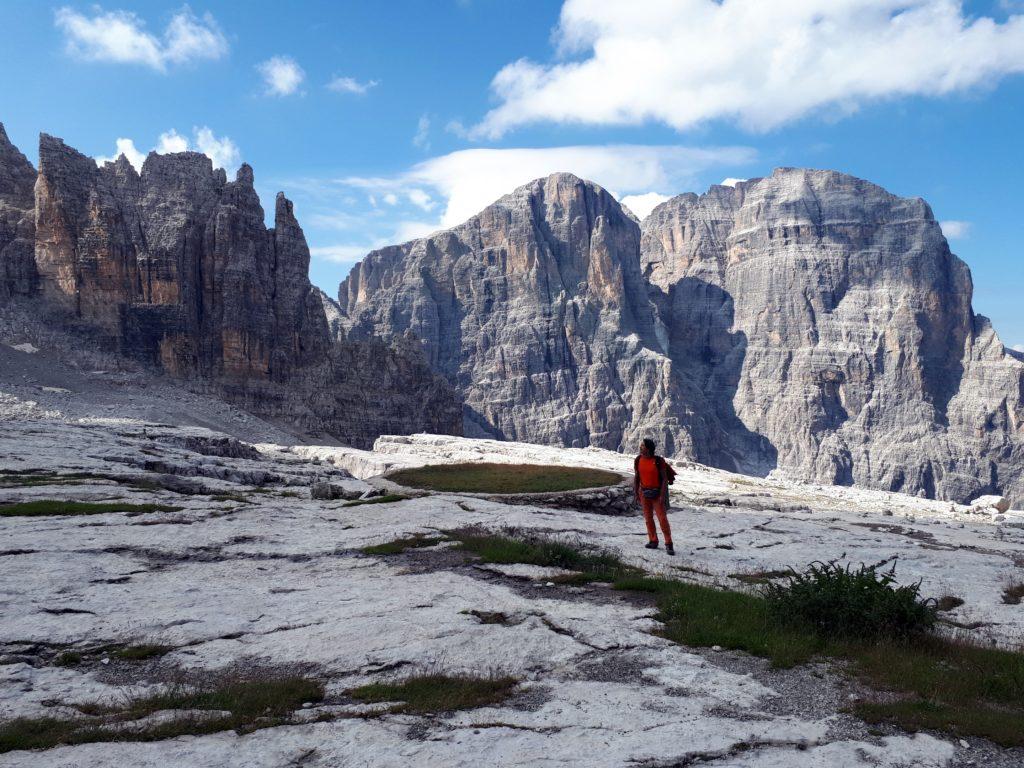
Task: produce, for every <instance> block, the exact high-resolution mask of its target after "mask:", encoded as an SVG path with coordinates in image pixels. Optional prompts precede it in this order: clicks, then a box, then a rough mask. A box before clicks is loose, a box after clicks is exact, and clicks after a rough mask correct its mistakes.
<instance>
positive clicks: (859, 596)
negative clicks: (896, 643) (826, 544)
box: [762, 562, 936, 639]
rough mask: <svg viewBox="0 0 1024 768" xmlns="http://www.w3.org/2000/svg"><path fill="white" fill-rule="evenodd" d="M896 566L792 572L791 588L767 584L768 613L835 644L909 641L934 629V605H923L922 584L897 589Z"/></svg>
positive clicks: (823, 566)
mask: <svg viewBox="0 0 1024 768" xmlns="http://www.w3.org/2000/svg"><path fill="white" fill-rule="evenodd" d="M895 574H896V566H895V565H893V567H892V569H890V570H889V571H887V572H883V573H879V571H878V566H876V565H870V566H867V565H861V566H860V568H858V569H857V570H853V569H852V568H851V567H850V566H849V565H847V566H846V567H843V566H841V565H839V564H837V563H836V562H830V563H822V562H817V563H812V564H811V565H809V566H808V567H807V568H806V570H804V571H803V572H802V573H800V572H797V571H793V572H792V573H791V574H790V575H789V581H788V583H784V584H766V585H765V586H764V587H763V589H762V594H763V595H764V598H765V600H767V602H768V607H769V610H770V611H771V612H772V614H774V615H775V616H776V617H777V618H778V619H780V620H781V621H783V622H785V623H788V624H804V625H807V626H808V627H810V628H812V629H814V631H816V632H817V633H818V634H820V635H822V636H823V637H827V638H834V639H844V638H850V639H872V638H907V637H912V636H917V635H920V634H922V633H924V632H927V631H928V630H930V629H931V628H932V627H933V626H934V624H935V618H936V607H935V604H934V601H931V600H923V599H922V598H921V594H920V590H921V583H920V582H918V583H916V584H909V585H904V586H898V585H897V584H896V577H895Z"/></svg>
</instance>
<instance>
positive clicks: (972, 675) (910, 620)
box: [378, 529, 1024, 747]
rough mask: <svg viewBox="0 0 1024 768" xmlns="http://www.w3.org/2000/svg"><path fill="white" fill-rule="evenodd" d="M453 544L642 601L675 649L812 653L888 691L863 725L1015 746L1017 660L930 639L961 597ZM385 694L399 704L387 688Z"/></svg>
mask: <svg viewBox="0 0 1024 768" xmlns="http://www.w3.org/2000/svg"><path fill="white" fill-rule="evenodd" d="M451 536H452V538H454V539H456V540H458V541H459V542H460V544H461V546H462V548H463V549H465V550H466V551H469V552H473V553H475V554H477V555H479V556H480V557H481V559H483V560H484V562H490V563H528V564H532V565H541V566H555V567H560V568H567V569H570V570H578V571H580V576H581V577H582V579H584V580H587V579H590V580H597V579H600V580H602V581H611V582H613V587H614V588H615V589H617V590H622V591H629V592H641V593H647V594H651V595H653V596H654V599H655V601H656V603H657V606H658V615H657V618H658V619H659V620H660V621H661V622H662V623H663V625H664V628H663V630H662V634H663V635H664V636H665V637H667V638H669V639H671V640H674V641H675V642H678V643H681V644H683V645H687V646H691V647H710V646H721V647H723V648H728V649H731V650H738V651H745V652H747V653H750V654H753V655H756V656H761V657H763V658H766V659H768V660H769V661H770V662H771V663H772V665H773V666H775V667H789V666H793V665H796V664H801V663H804V662H806V661H808V660H810V659H812V658H813V657H815V656H820V657H825V658H831V659H836V660H841V661H844V662H846V663H847V669H848V670H849V672H850V674H852V675H853V676H855V677H857V678H858V679H860V680H861V681H862V682H864V683H865V684H866V685H868V686H870V687H872V688H874V689H876V690H881V691H886V692H888V693H889V696H887V697H886V698H887V699H892V698H893V694H895V697H896V699H895V700H894V701H867V702H863V703H861V704H858V705H856V706H855V707H854V711H855V713H856V714H857V715H859V716H860V717H862V718H863V719H865V720H867V721H868V722H870V723H880V722H888V723H892V724H894V725H896V726H898V727H901V728H904V729H906V730H909V731H916V730H920V729H930V730H937V731H942V732H945V733H951V734H955V735H957V736H959V737H965V736H979V737H983V738H987V739H991V740H992V741H994V742H996V743H997V744H1000V745H1002V746H1007V747H1010V746H1024V653H1021V652H1018V651H1009V650H1000V649H996V648H990V647H982V646H978V645H975V644H973V643H971V642H969V641H967V640H965V639H957V638H949V637H939V636H936V635H934V634H932V632H931V629H932V627H933V625H934V622H935V614H936V612H937V611H938V610H940V609H941V610H950V609H952V608H955V607H956V606H957V605H960V604H962V601H961V600H959V598H956V597H952V596H947V597H946V598H943V599H942V600H940V601H934V600H923V599H921V597H920V589H919V588H920V585H919V584H913V585H910V586H900V585H897V584H896V583H895V574H894V573H893V571H889V572H887V573H878V572H877V569H876V568H875V567H869V566H861V567H860V568H859V569H858V570H853V569H852V568H844V567H840V566H838V565H836V564H834V563H829V564H822V563H817V564H813V565H812V566H809V567H808V568H807V569H805V570H804V571H802V572H798V571H795V570H790V571H787V572H786V574H785V575H786V576H788V577H789V583H788V584H785V585H780V584H772V583H768V584H765V585H762V586H761V588H760V590H759V591H758V592H735V591H728V590H723V589H720V588H716V587H709V586H703V585H699V584H690V583H686V582H681V581H676V580H674V579H667V578H660V577H652V576H648V575H646V574H644V573H643V572H642V571H640V570H639V569H636V568H632V567H630V566H627V565H625V564H623V563H622V562H621V561H620V560H619V559H618V558H617V557H616V556H615V555H614V554H612V553H609V552H605V551H603V550H600V549H597V548H592V547H588V546H587V545H585V544H582V543H580V542H570V541H565V540H557V539H551V538H545V537H542V536H537V535H535V534H530V533H525V532H522V531H517V530H516V529H505V530H503V531H501V532H497V533H494V532H488V531H485V530H481V529H466V530H462V531H455V532H453V533H452V534H451ZM772 577H773V578H776V577H777V574H773V576H772ZM1022 592H1024V590H1022ZM474 615H478V614H476V613H475V612H474ZM478 618H479V619H480V620H481V621H485V618H484V616H483V615H478ZM493 620H494V621H495V622H497V621H499V620H500V619H499V617H498V616H497V615H495V616H494V617H493ZM389 695H390V696H391V697H392V698H393V699H395V700H403V701H404V700H405V699H403V698H402V697H401V696H396V695H394V691H392V693H391V694H389ZM392 698H388V697H385V698H382V699H378V700H380V701H385V700H392Z"/></svg>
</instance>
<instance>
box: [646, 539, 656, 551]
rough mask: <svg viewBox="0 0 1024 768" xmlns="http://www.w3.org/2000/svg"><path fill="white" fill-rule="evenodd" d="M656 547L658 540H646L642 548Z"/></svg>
mask: <svg viewBox="0 0 1024 768" xmlns="http://www.w3.org/2000/svg"><path fill="white" fill-rule="evenodd" d="M657 548H658V542H656V541H648V542H647V543H646V544H644V549H657Z"/></svg>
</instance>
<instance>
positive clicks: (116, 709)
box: [0, 669, 324, 752]
mask: <svg viewBox="0 0 1024 768" xmlns="http://www.w3.org/2000/svg"><path fill="white" fill-rule="evenodd" d="M323 696H324V690H323V685H322V684H321V683H320V682H318V681H316V680H313V679H310V678H308V677H305V676H302V675H299V674H294V673H275V672H272V671H267V670H259V669H257V670H252V671H249V672H248V673H246V674H239V673H225V674H221V675H215V676H212V677H209V678H208V679H199V680H192V681H186V682H181V683H178V684H176V685H174V686H172V687H171V688H170V689H168V690H167V691H165V692H163V693H159V694H155V695H148V696H135V697H131V698H128V699H126V700H125V701H124V702H122V703H121V704H119V705H107V704H93V705H82V706H81V707H80V709H81V711H82V712H83V713H86V714H89V715H92V717H91V718H90V719H82V718H78V719H73V718H52V717H42V718H17V719H15V720H9V721H7V722H4V723H0V752H10V751H12V750H16V749H50V748H52V747H56V746H60V745H62V744H86V743H90V742H111V741H159V740H161V739H170V738H175V737H177V736H183V735H186V734H191V735H201V734H207V733H216V732H218V731H224V730H236V731H240V732H247V731H251V730H255V729H257V728H267V727H273V726H276V725H281V724H283V723H285V722H288V719H289V716H290V715H291V713H292V712H293V711H295V710H296V709H299V708H300V707H301V706H302V704H303V703H305V702H307V701H314V702H315V701H321V700H322V699H323ZM168 709H171V710H205V711H226V712H228V713H229V714H226V715H221V716H216V717H213V718H198V717H189V716H185V717H182V718H179V719H176V720H173V721H170V722H165V723H162V724H159V725H156V726H153V727H150V728H147V729H143V730H137V731H136V730H132V731H127V730H116V731H115V730H108V729H104V728H102V727H100V726H102V725H107V726H109V725H113V724H117V723H122V722H127V721H130V720H134V719H138V718H142V717H146V716H147V715H150V714H152V713H154V712H158V711H160V710H168Z"/></svg>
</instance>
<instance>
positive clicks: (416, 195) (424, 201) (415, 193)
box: [405, 187, 436, 211]
mask: <svg viewBox="0 0 1024 768" xmlns="http://www.w3.org/2000/svg"><path fill="white" fill-rule="evenodd" d="M405 196H406V197H407V198H409V202H410V203H412V204H413V205H415V206H416V207H417V208H422V209H423V210H424V211H429V210H431V209H433V207H434V206H435V205H436V203H434V201H433V200H432V199H431V198H430V195H428V194H427V193H426V192H424V191H423V190H422V189H420V188H419V187H413V188H412V189H410V190H407V191H406V193H405Z"/></svg>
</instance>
